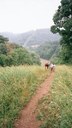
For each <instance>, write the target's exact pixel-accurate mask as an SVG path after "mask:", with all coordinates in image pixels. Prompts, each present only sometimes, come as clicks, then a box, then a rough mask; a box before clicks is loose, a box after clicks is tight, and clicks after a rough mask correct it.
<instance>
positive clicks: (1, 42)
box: [0, 35, 8, 54]
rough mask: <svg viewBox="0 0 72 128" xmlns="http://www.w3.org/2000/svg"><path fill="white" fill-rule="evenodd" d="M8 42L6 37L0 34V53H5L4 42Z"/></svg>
mask: <svg viewBox="0 0 72 128" xmlns="http://www.w3.org/2000/svg"><path fill="white" fill-rule="evenodd" d="M7 42H8V38H5V37H3V36H2V35H0V54H7V47H6V43H7Z"/></svg>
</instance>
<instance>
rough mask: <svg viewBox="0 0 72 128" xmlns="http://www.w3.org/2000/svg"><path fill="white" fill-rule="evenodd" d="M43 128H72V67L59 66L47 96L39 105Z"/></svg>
mask: <svg viewBox="0 0 72 128" xmlns="http://www.w3.org/2000/svg"><path fill="white" fill-rule="evenodd" d="M37 111H38V117H37V118H38V119H39V120H41V121H42V125H41V128H72V66H65V65H62V66H58V67H57V68H56V72H55V77H54V81H53V83H52V87H51V90H50V92H49V93H48V95H47V96H45V97H44V98H43V99H41V101H40V102H39V105H38V109H37Z"/></svg>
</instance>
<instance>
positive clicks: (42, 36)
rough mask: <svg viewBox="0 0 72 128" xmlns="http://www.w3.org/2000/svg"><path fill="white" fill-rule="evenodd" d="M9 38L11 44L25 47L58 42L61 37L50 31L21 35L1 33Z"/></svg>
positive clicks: (43, 30) (41, 30) (40, 30)
mask: <svg viewBox="0 0 72 128" xmlns="http://www.w3.org/2000/svg"><path fill="white" fill-rule="evenodd" d="M0 34H2V35H3V36H6V37H8V38H9V41H10V42H14V43H17V44H20V45H22V46H25V47H32V46H39V45H40V44H42V43H44V42H47V41H48V42H50V41H58V40H59V39H60V36H59V35H58V34H53V33H52V32H51V31H50V29H38V30H36V31H29V32H26V33H21V34H13V33H9V32H3V33H0Z"/></svg>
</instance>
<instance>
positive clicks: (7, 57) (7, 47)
mask: <svg viewBox="0 0 72 128" xmlns="http://www.w3.org/2000/svg"><path fill="white" fill-rule="evenodd" d="M23 64H29V65H31V64H40V60H39V56H38V55H36V54H34V53H31V52H28V51H27V50H26V49H25V48H23V47H22V46H18V45H17V44H11V43H8V40H7V38H4V37H3V36H0V65H1V66H11V65H23Z"/></svg>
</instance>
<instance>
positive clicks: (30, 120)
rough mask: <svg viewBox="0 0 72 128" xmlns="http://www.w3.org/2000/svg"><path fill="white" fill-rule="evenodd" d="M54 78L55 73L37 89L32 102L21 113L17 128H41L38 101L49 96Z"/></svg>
mask: <svg viewBox="0 0 72 128" xmlns="http://www.w3.org/2000/svg"><path fill="white" fill-rule="evenodd" d="M53 77H54V72H53V73H51V74H50V76H49V77H48V78H47V79H46V80H45V81H44V82H43V83H42V84H41V86H40V87H39V88H38V89H37V91H36V93H35V95H34V96H33V97H32V99H31V101H30V102H29V103H28V104H27V106H26V107H25V108H24V109H23V110H22V111H21V112H20V118H19V119H17V120H16V121H15V124H14V126H15V128H39V125H40V124H41V122H40V121H38V120H37V119H36V116H37V113H36V112H35V110H36V107H37V105H38V101H39V100H40V99H41V98H42V97H44V95H46V94H48V91H49V90H50V87H51V84H52V80H53Z"/></svg>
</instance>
